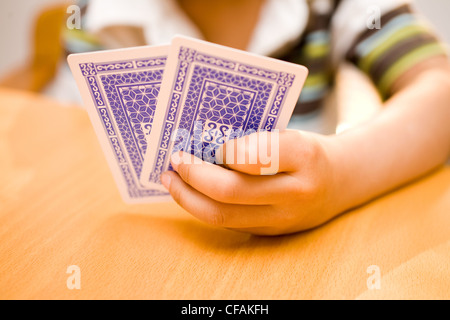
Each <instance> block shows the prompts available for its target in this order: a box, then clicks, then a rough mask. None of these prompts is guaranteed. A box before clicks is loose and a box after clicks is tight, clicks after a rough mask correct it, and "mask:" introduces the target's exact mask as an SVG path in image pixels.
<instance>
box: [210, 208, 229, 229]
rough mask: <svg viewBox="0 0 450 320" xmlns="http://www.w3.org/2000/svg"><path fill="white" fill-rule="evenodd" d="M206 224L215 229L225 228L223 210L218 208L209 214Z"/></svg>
mask: <svg viewBox="0 0 450 320" xmlns="http://www.w3.org/2000/svg"><path fill="white" fill-rule="evenodd" d="M207 222H208V223H209V224H211V225H213V226H216V227H223V226H225V214H224V212H223V210H221V208H219V207H218V208H215V209H213V210H212V212H211V214H210V215H209V221H207Z"/></svg>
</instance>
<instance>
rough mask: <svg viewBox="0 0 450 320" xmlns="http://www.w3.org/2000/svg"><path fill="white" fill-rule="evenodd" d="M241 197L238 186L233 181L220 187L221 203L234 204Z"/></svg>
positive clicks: (228, 181)
mask: <svg viewBox="0 0 450 320" xmlns="http://www.w3.org/2000/svg"><path fill="white" fill-rule="evenodd" d="M238 197H239V190H238V184H237V183H236V182H235V181H234V180H233V179H232V180H227V181H226V182H223V183H222V184H221V185H220V186H218V191H217V199H216V200H218V201H220V202H224V203H232V202H234V201H236V200H237V199H238Z"/></svg>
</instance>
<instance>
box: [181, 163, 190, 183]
mask: <svg viewBox="0 0 450 320" xmlns="http://www.w3.org/2000/svg"><path fill="white" fill-rule="evenodd" d="M191 168H192V166H190V165H188V164H185V163H183V164H180V166H179V167H178V173H179V175H180V177H181V178H182V179H183V180H184V181H185V182H186V183H187V184H190V183H191V173H192V172H191Z"/></svg>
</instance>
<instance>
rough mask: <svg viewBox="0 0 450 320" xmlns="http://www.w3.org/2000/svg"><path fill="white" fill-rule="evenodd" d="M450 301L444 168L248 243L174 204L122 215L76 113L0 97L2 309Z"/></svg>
mask: <svg viewBox="0 0 450 320" xmlns="http://www.w3.org/2000/svg"><path fill="white" fill-rule="evenodd" d="M72 265H75V266H78V267H79V270H80V278H79V280H80V283H81V289H80V290H77V289H73V290H70V289H69V288H68V286H67V279H68V277H71V276H72V275H75V274H68V273H67V270H68V267H69V266H72ZM372 265H375V266H376V268H378V269H377V270H379V271H380V275H381V280H380V281H379V282H378V283H379V284H380V286H381V288H380V289H379V290H377V289H375V290H374V289H373V288H372V289H369V285H368V283H367V281H368V279H369V277H373V276H376V275H377V274H376V272H375V273H373V274H371V273H368V268H369V267H370V266H372ZM372 270H373V269H370V268H369V271H372ZM69 271H70V270H69ZM374 279H375V278H374ZM372 280H373V279H372ZM373 283H377V282H376V279H375V282H373ZM369 284H370V283H369ZM449 287H450V169H449V168H448V167H447V168H442V169H440V170H438V171H436V172H434V173H432V174H430V175H429V176H427V177H425V178H423V179H421V180H420V181H417V182H415V183H413V184H410V185H408V186H406V187H404V188H402V189H400V190H398V191H396V192H394V193H391V194H389V195H386V196H384V197H383V198H380V199H378V200H376V201H374V202H372V203H370V204H367V205H366V206H364V207H361V208H359V209H357V210H354V211H352V212H349V213H347V214H345V215H342V216H340V217H339V218H336V219H334V220H333V221H331V222H330V223H328V224H327V225H325V226H323V227H321V228H318V229H315V230H312V231H308V232H304V233H300V234H296V235H290V236H283V237H275V238H265V237H256V236H250V235H247V234H242V233H236V232H233V231H228V230H223V229H216V228H212V227H209V226H207V225H205V224H203V223H201V222H199V221H197V220H195V219H194V218H192V217H191V216H190V215H189V214H188V213H186V212H185V211H184V210H183V209H181V208H179V207H178V206H177V205H176V204H173V203H170V204H156V205H155V204H151V205H138V206H129V205H125V204H124V203H123V202H122V200H121V198H120V196H119V193H118V191H117V190H116V186H115V184H114V182H113V179H112V176H111V174H110V172H109V170H108V168H107V165H106V161H105V159H104V157H103V154H102V152H101V150H100V147H99V144H98V142H97V139H96V137H95V135H94V133H93V130H92V128H91V124H90V122H89V119H88V117H87V115H86V114H85V111H84V110H82V109H80V108H70V107H69V108H67V107H62V106H60V105H58V103H56V102H53V101H51V100H48V99H45V98H43V97H41V96H38V95H33V94H29V93H24V92H20V91H12V90H7V89H0V298H1V299H354V298H362V299H364V298H384V299H386V298H396V299H397V298H400V299H408V298H425V299H427V298H429V299H436V298H445V299H449V298H450V289H449Z"/></svg>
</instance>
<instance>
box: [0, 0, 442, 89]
mask: <svg viewBox="0 0 450 320" xmlns="http://www.w3.org/2000/svg"><path fill="white" fill-rule="evenodd" d="M415 2H416V6H417V7H418V9H419V10H420V11H421V12H422V13H423V14H424V15H425V16H426V17H427V18H428V19H429V20H430V21H431V22H432V23H433V24H434V26H435V27H436V29H437V30H438V32H439V33H440V35H441V36H442V38H443V39H444V40H445V41H446V42H447V43H449V44H450V19H449V17H448V15H449V13H450V1H449V0H416V1H415ZM70 4H72V2H71V1H70V0H2V1H1V2H0V39H1V51H0V82H2V80H4V79H5V77H8V76H10V75H11V74H15V75H19V77H18V78H17V77H16V79H8V81H9V82H12V83H14V82H15V81H18V79H22V80H20V81H21V82H23V83H18V84H17V85H18V86H19V87H20V86H21V85H23V86H25V87H27V88H28V89H29V88H32V89H34V90H33V91H40V90H39V89H42V88H39V86H40V83H45V82H46V81H47V80H48V79H38V80H36V79H34V80H33V79H28V82H27V81H25V80H23V79H26V77H27V74H26V73H27V71H26V69H27V68H28V69H29V68H30V67H32V68H38V67H39V66H30V65H32V64H33V57H34V58H36V55H37V54H39V52H37V51H39V48H38V49H37V50H36V46H37V45H38V44H37V41H36V37H35V35H36V28H37V25H38V17H40V16H41V18H42V13H43V12H46V11H48V10H49V8H52V7H53V8H54V7H55V6H56V7H58V6H59V7H60V8H61V7H62V8H64V6H66V8H67V6H69V5H70ZM59 10H60V11H59V12H53V13H51V14H50V19H57V17H58V15H61V14H65V16H66V19H67V17H68V16H69V14H67V13H65V12H61V9H59ZM51 15H53V17H51ZM46 19H49V17H48V16H47V18H46ZM57 31H58V30H56V29H55V28H53V29H50V30H46V31H44V33H45V34H46V37H48V38H51V37H54V36H56V33H57ZM41 46H44V47H46V48H47V49H48V46H49V44H46V43H45V39H44V41H43V43H42V39H41ZM54 50H55V52H54V53H53V54H54V55H55V56H57V55H58V52H57V49H56V48H55V49H54ZM38 64H39V63H38ZM33 81H34V83H33ZM27 88H25V89H27Z"/></svg>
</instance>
